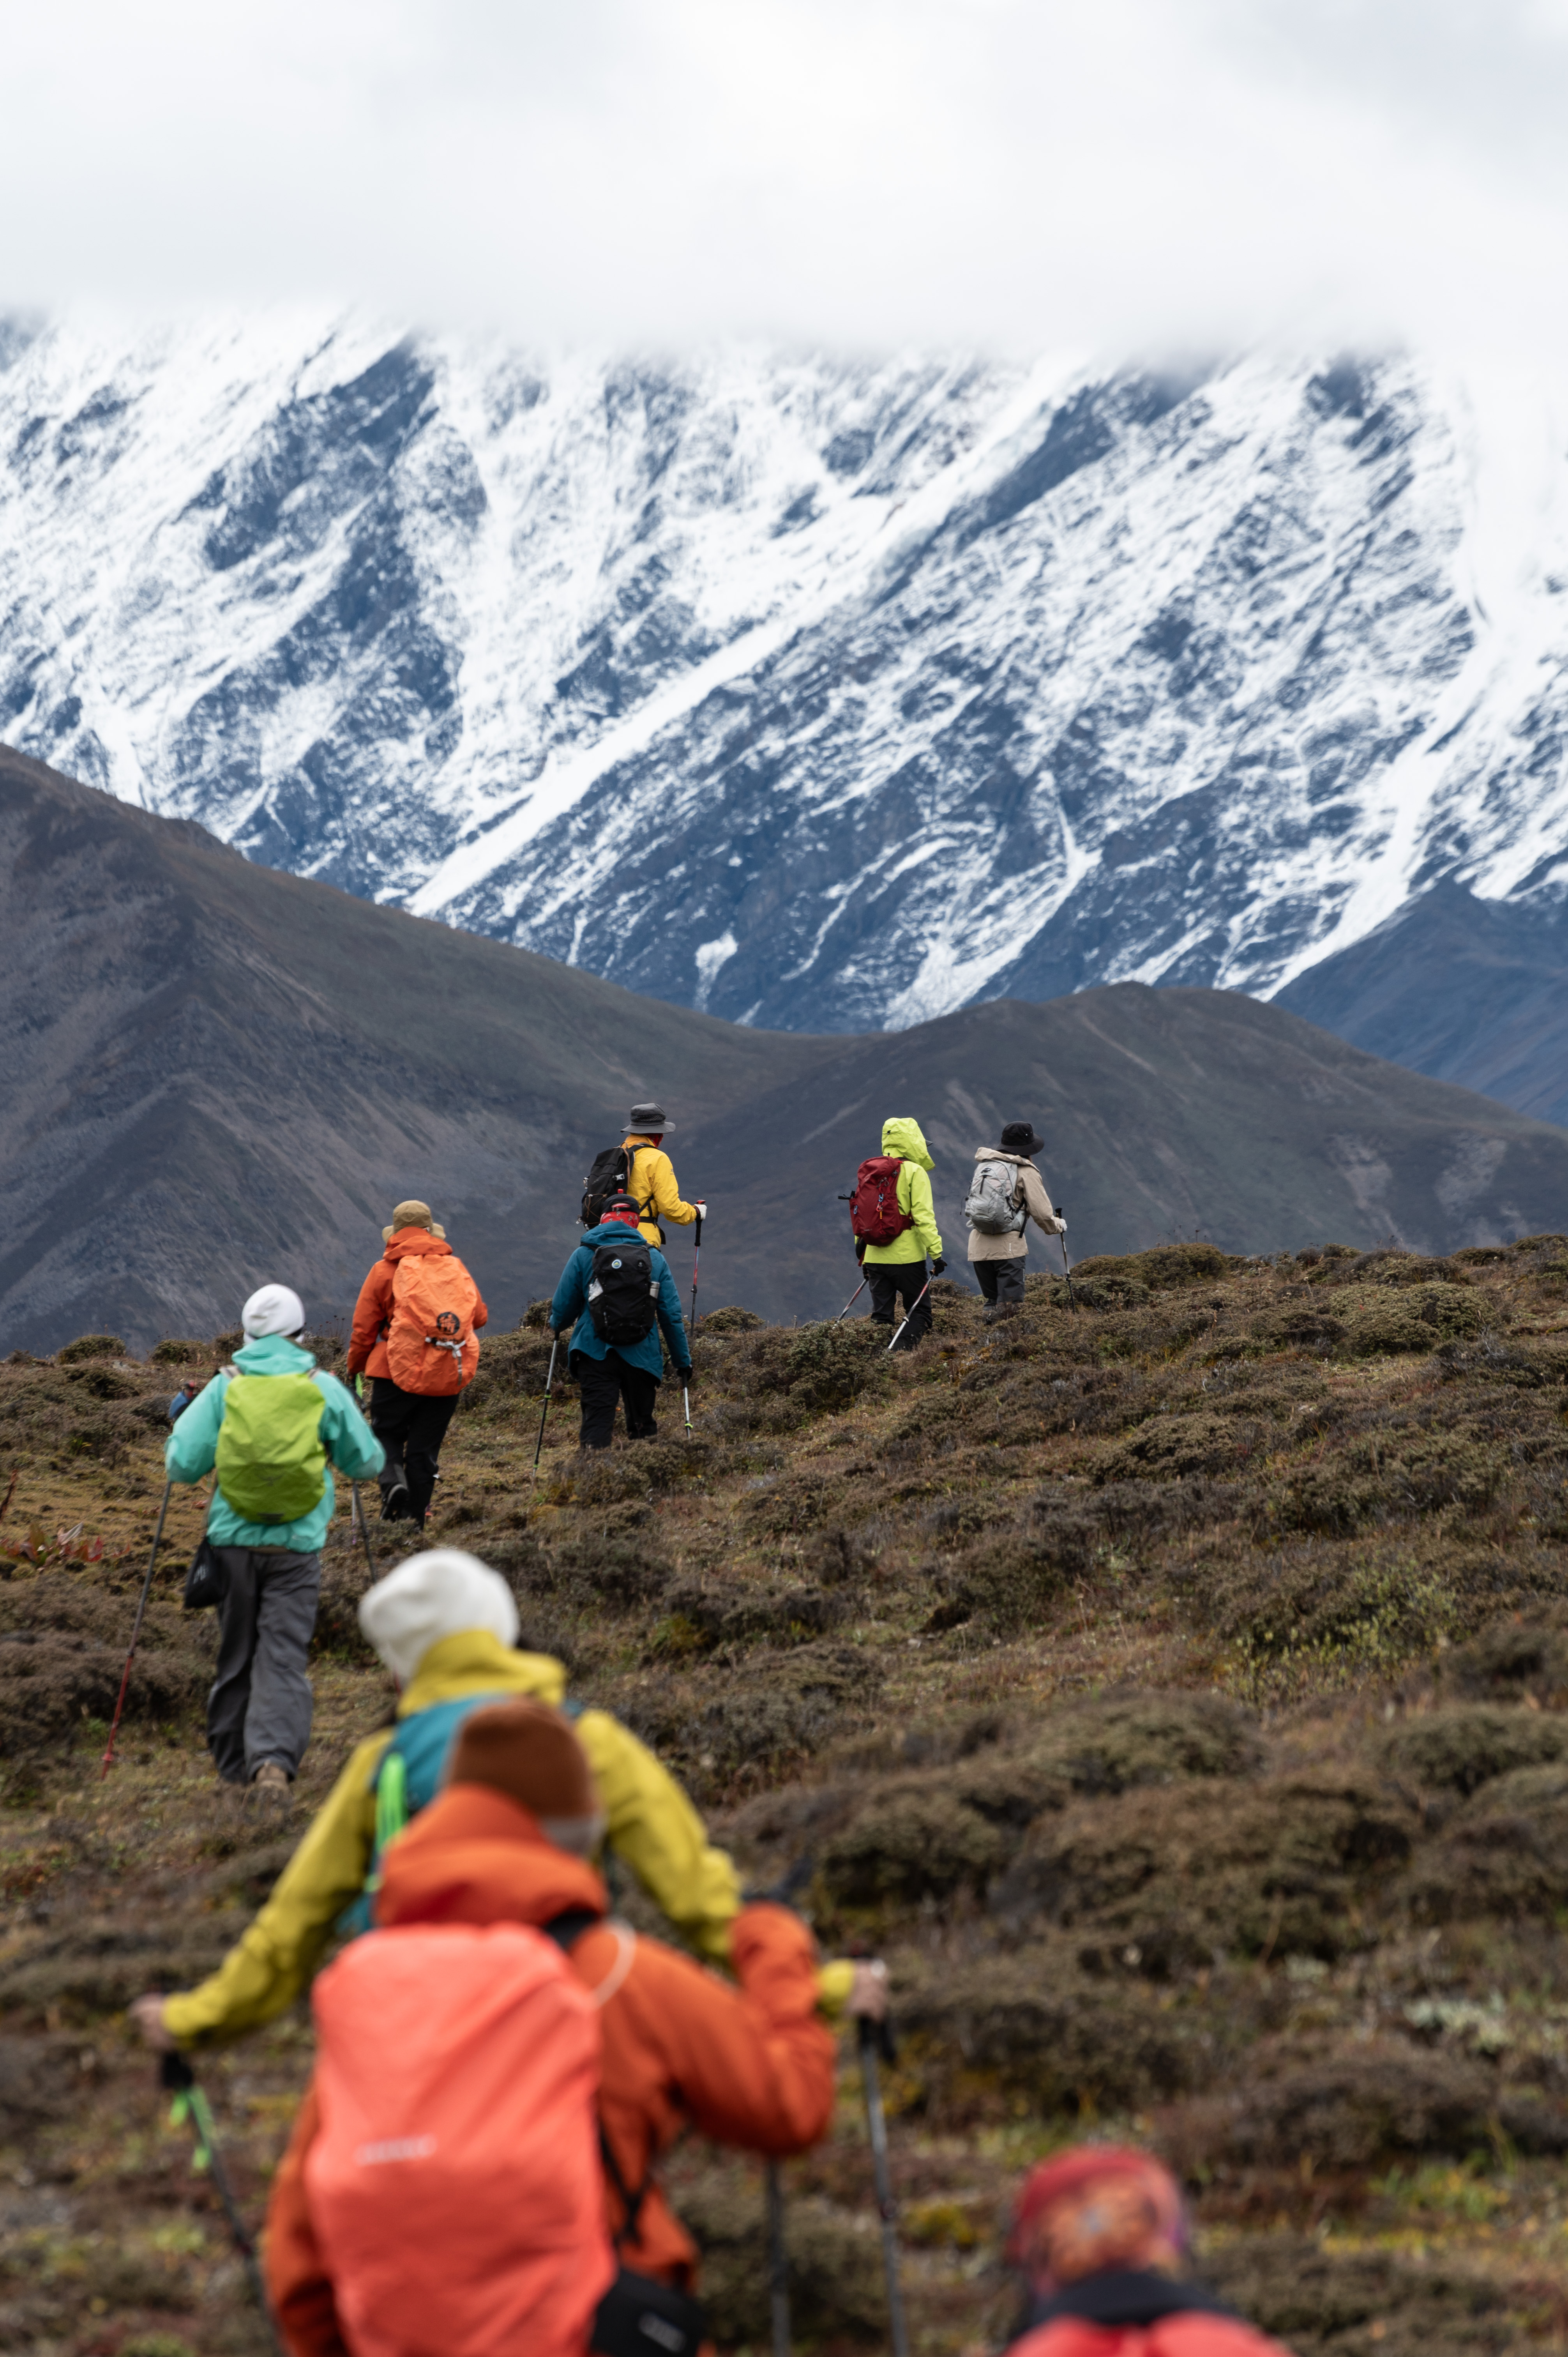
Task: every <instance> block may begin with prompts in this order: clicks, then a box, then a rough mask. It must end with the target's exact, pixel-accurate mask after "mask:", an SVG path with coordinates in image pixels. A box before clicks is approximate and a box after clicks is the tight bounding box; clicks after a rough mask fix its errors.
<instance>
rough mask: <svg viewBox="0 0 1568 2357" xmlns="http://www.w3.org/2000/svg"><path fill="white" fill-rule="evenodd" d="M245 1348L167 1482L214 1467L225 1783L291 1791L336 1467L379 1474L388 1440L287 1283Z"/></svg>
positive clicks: (305, 1730) (219, 1715)
mask: <svg viewBox="0 0 1568 2357" xmlns="http://www.w3.org/2000/svg"><path fill="white" fill-rule="evenodd" d="M241 1322H242V1325H243V1327H244V1329H245V1340H244V1342H243V1343H242V1346H241V1348H240V1349H239V1350H238V1351H235V1353H234V1361H233V1364H232V1365H231V1366H227V1367H224V1368H222V1369H220V1372H218V1373H217V1374H216V1375H214V1376H213V1378H212V1381H211V1382H210V1383H209V1384H208V1385H207V1387H206V1389H205V1390H204V1391H202V1392H200V1393H199V1394H198V1395H197V1397H196V1398H195V1399H193V1400H192V1401H191V1402H190V1405H188V1407H187V1408H186V1409H185V1411H184V1413H183V1414H182V1415H181V1416H180V1418H179V1421H178V1423H177V1425H176V1426H175V1428H174V1430H173V1431H172V1432H171V1433H170V1435H169V1437H168V1443H167V1446H166V1448H165V1451H164V1463H165V1467H166V1471H167V1473H168V1478H169V1480H171V1481H199V1480H201V1479H202V1477H203V1475H204V1474H207V1473H210V1472H211V1471H212V1470H213V1469H215V1468H216V1470H217V1474H218V1480H217V1482H216V1484H215V1485H214V1488H213V1491H212V1503H211V1505H210V1506H209V1509H208V1512H207V1529H206V1534H205V1536H204V1537H203V1539H202V1543H201V1544H202V1550H203V1553H204V1554H205V1555H207V1557H208V1559H209V1569H210V1572H211V1574H212V1576H213V1584H214V1585H215V1586H216V1587H217V1588H218V1589H219V1591H220V1598H219V1603H218V1628H219V1641H218V1670H217V1676H216V1678H215V1680H214V1683H213V1686H212V1691H211V1693H210V1694H209V1695H208V1698H207V1740H208V1744H209V1748H210V1749H211V1752H212V1757H213V1760H214V1762H215V1763H216V1765H217V1769H218V1773H219V1775H220V1777H221V1779H222V1781H224V1783H226V1784H243V1785H250V1786H253V1787H254V1788H255V1789H256V1790H257V1791H259V1792H275V1793H279V1794H285V1793H286V1792H287V1791H288V1788H289V1786H290V1784H291V1783H292V1782H293V1781H294V1779H295V1776H296V1775H297V1774H298V1773H299V1763H300V1761H301V1760H302V1759H303V1758H304V1757H305V1747H306V1744H307V1743H308V1742H309V1740H310V1720H311V1694H310V1680H309V1678H308V1677H307V1676H306V1668H305V1664H306V1656H307V1654H308V1652H309V1650H310V1638H311V1632H312V1631H313V1630H314V1628H315V1626H316V1607H317V1600H318V1599H319V1597H320V1593H321V1543H322V1540H323V1539H324V1538H325V1537H326V1535H327V1525H328V1523H329V1522H330V1521H331V1519H332V1511H333V1506H334V1504H335V1502H336V1501H335V1499H334V1496H333V1491H332V1468H333V1467H334V1466H336V1467H337V1469H338V1471H339V1472H340V1473H345V1474H347V1475H348V1477H349V1480H351V1481H360V1480H368V1479H369V1478H370V1476H371V1474H373V1473H377V1472H379V1471H380V1470H381V1443H380V1441H379V1440H377V1438H376V1437H375V1435H374V1434H373V1433H372V1432H371V1427H370V1426H369V1425H368V1424H367V1423H366V1422H365V1419H364V1417H363V1416H362V1415H360V1411H359V1409H358V1407H357V1406H356V1405H355V1404H354V1401H353V1398H352V1396H351V1394H349V1392H348V1391H346V1390H345V1388H344V1386H343V1385H342V1384H341V1383H339V1382H338V1379H337V1377H336V1376H335V1375H329V1374H328V1373H326V1372H324V1371H323V1370H322V1369H321V1368H319V1367H317V1363H316V1361H315V1360H314V1359H313V1358H312V1357H311V1354H310V1352H309V1351H306V1350H303V1349H302V1348H301V1347H300V1343H299V1340H298V1337H299V1336H300V1334H301V1333H302V1332H303V1331H304V1328H305V1308H304V1305H303V1303H302V1302H301V1300H300V1297H299V1296H298V1294H297V1293H293V1292H291V1291H290V1290H289V1288H288V1286H286V1285H263V1286H262V1288H261V1290H260V1292H259V1293H252V1296H251V1297H250V1299H249V1301H247V1302H246V1304H245V1307H244V1310H243V1313H242V1319H241Z"/></svg>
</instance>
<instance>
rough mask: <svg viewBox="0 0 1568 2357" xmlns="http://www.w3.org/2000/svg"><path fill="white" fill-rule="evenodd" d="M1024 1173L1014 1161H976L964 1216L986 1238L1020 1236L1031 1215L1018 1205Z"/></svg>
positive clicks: (964, 1207) (965, 1203)
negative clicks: (1020, 1181)
mask: <svg viewBox="0 0 1568 2357" xmlns="http://www.w3.org/2000/svg"><path fill="white" fill-rule="evenodd" d="M1022 1176H1023V1173H1022V1172H1021V1171H1020V1169H1019V1168H1018V1166H1017V1164H1016V1163H1015V1162H977V1163H976V1164H975V1166H974V1176H973V1178H972V1179H971V1180H970V1182H969V1193H968V1195H967V1196H966V1197H965V1198H964V1206H963V1216H964V1218H965V1219H966V1220H967V1221H968V1222H969V1224H970V1226H971V1227H972V1228H977V1229H978V1230H979V1232H980V1233H981V1234H982V1235H983V1236H1017V1235H1022V1233H1023V1232H1024V1222H1026V1219H1027V1218H1028V1216H1029V1215H1028V1213H1027V1211H1025V1210H1024V1209H1023V1208H1022V1206H1021V1205H1015V1201H1014V1198H1015V1195H1016V1194H1017V1192H1018V1181H1019V1179H1021V1178H1022Z"/></svg>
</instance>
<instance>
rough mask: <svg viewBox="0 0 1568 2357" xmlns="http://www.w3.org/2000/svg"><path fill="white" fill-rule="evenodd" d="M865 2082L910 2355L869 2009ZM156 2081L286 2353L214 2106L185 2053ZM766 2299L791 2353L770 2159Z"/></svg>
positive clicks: (878, 2037) (892, 2306)
mask: <svg viewBox="0 0 1568 2357" xmlns="http://www.w3.org/2000/svg"><path fill="white" fill-rule="evenodd" d="M859 2035H860V2072H861V2082H862V2084H863V2086H864V2087H865V2117H866V2125H867V2127H868V2128H869V2130H870V2136H871V2160H872V2169H873V2173H874V2175H875V2182H876V2210H877V2216H878V2219H879V2221H880V2223H881V2232H882V2263H883V2266H884V2268H885V2270H886V2277H887V2323H888V2336H889V2339H890V2340H891V2341H892V2345H893V2357H909V2331H908V2323H907V2321H906V2319H905V2315H904V2292H903V2285H902V2282H901V2280H900V2277H899V2272H898V2212H897V2203H896V2201H895V2200H894V2196H893V2178H892V2171H891V2169H890V2167H889V2165H888V2158H887V2117H886V2112H885V2111H884V2109H883V2105H882V2083H881V2078H880V2074H879V2072H878V2070H877V2059H876V2058H877V2054H878V2051H879V2050H880V2052H881V2054H882V2056H883V2058H884V2060H886V2061H889V2062H891V2061H893V2060H894V2054H895V2049H894V2044H893V2032H892V2028H891V2025H890V2024H889V2023H887V2022H886V2021H881V2022H873V2021H868V2020H866V2019H865V2018H864V2016H863V2017H862V2018H861V2021H860V2024H859ZM158 2078H159V2083H160V2084H161V2085H162V2087H163V2088H164V2089H165V2090H166V2093H169V2094H172V2095H173V2097H174V2104H173V2106H172V2108H171V2110H170V2113H169V2122H170V2125H171V2126H175V2127H177V2126H180V2124H181V2123H182V2122H186V2121H188V2123H189V2125H190V2127H191V2130H192V2133H193V2135H194V2137H195V2142H196V2152H195V2162H196V2167H197V2168H198V2169H199V2170H201V2171H203V2172H204V2173H205V2174H207V2175H209V2176H210V2178H211V2179H212V2187H213V2190H214V2191H215V2192H216V2194H217V2196H218V2200H219V2203H220V2207H221V2209H222V2212H223V2215H224V2217H225V2219H226V2220H227V2221H228V2225H229V2232H230V2233H231V2236H232V2238H233V2242H234V2247H235V2249H236V2250H237V2251H238V2252H239V2254H240V2261H241V2265H242V2266H243V2268H244V2270H245V2276H246V2280H247V2282H248V2283H249V2285H250V2287H251V2295H252V2298H253V2299H254V2301H255V2303H256V2307H257V2309H258V2311H259V2312H260V2315H261V2318H262V2321H263V2326H264V2327H265V2330H266V2335H267V2339H268V2341H269V2343H270V2344H271V2347H272V2349H273V2351H274V2357H284V2351H283V2343H282V2341H280V2339H279V2337H278V2330H277V2324H276V2320H275V2319H274V2315H273V2310H272V2303H271V2301H270V2300H269V2299H268V2298H267V2287H266V2283H265V2280H264V2278H263V2275H262V2269H261V2263H260V2261H259V2260H258V2258H257V2256H256V2244H255V2237H254V2236H253V2235H252V2233H251V2231H250V2229H249V2228H248V2227H247V2225H246V2223H245V2221H244V2219H243V2217H242V2215H241V2212H240V2205H239V2203H238V2202H237V2201H235V2199H234V2189H233V2187H232V2186H231V2183H230V2181H229V2172H228V2170H227V2169H225V2168H224V2166H223V2158H222V2155H221V2154H220V2151H219V2149H218V2136H217V2131H216V2128H215V2126H214V2125H213V2119H212V2110H211V2106H210V2105H209V2103H208V2101H207V2097H206V2096H205V2094H204V2093H202V2091H201V2089H200V2087H199V2085H198V2084H197V2080H196V2073H195V2072H193V2071H192V2069H191V2067H190V2064H189V2062H188V2061H187V2060H186V2058H185V2056H184V2055H183V2054H180V2053H170V2054H165V2055H164V2056H162V2057H161V2059H160V2061H159V2066H158ZM768 2299H769V2308H770V2310H771V2317H772V2328H773V2357H793V2350H794V2340H793V2335H792V2333H791V2330H790V2324H789V2245H788V2244H787V2242H786V2239H785V2232H784V2186H783V2179H782V2178H781V2177H780V2175H779V2164H778V2162H777V2161H770V2162H769V2163H768Z"/></svg>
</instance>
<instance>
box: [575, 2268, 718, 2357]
mask: <svg viewBox="0 0 1568 2357" xmlns="http://www.w3.org/2000/svg"><path fill="white" fill-rule="evenodd" d="M707 2337H708V2322H707V2319H706V2317H705V2316H704V2315H703V2305H702V2302H701V2301H700V2300H696V2299H693V2298H692V2295H691V2293H690V2292H685V2291H672V2290H671V2287H670V2286H669V2285H668V2284H661V2283H655V2281H654V2280H653V2278H652V2276H638V2275H633V2273H632V2272H631V2269H630V2268H629V2267H622V2269H621V2271H620V2273H619V2275H618V2276H617V2277H616V2279H615V2281H614V2283H613V2284H611V2286H610V2287H609V2289H608V2291H607V2292H606V2294H605V2296H604V2298H603V2299H601V2300H600V2302H599V2307H598V2313H597V2315H596V2317H595V2319H594V2329H593V2330H592V2332H591V2333H590V2334H589V2336H588V2347H589V2350H590V2351H591V2352H592V2357H697V2352H698V2350H699V2349H700V2348H701V2347H702V2345H703V2341H705V2340H706V2339H707Z"/></svg>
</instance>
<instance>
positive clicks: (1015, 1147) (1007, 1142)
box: [1000, 1121, 1046, 1154]
mask: <svg viewBox="0 0 1568 2357" xmlns="http://www.w3.org/2000/svg"><path fill="white" fill-rule="evenodd" d="M1000 1144H1001V1147H1002V1151H1003V1153H1004V1154H1040V1153H1043V1152H1044V1150H1045V1144H1046V1141H1045V1139H1044V1138H1043V1137H1036V1135H1035V1131H1034V1125H1033V1124H1032V1123H1030V1122H1026V1121H1010V1122H1009V1123H1008V1125H1007V1126H1006V1128H1005V1129H1004V1131H1003V1133H1002V1136H1001V1140H1000Z"/></svg>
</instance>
